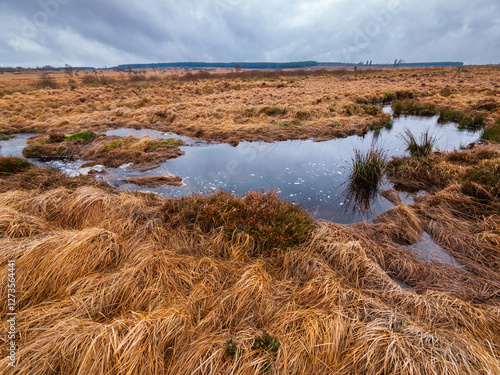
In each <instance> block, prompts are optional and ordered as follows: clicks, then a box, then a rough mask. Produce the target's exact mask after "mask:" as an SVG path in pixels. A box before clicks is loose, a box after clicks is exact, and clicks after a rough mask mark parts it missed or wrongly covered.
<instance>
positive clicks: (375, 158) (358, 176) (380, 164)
mask: <svg viewBox="0 0 500 375" xmlns="http://www.w3.org/2000/svg"><path fill="white" fill-rule="evenodd" d="M386 163H387V153H386V152H385V151H384V150H383V149H382V148H380V147H376V146H372V147H371V148H370V149H369V150H368V151H367V152H366V153H364V154H363V153H362V152H361V151H360V150H354V157H353V159H352V164H351V169H350V183H351V184H353V185H355V186H357V187H359V188H372V187H374V186H378V184H379V182H380V180H381V179H382V176H383V174H384V168H385V165H386Z"/></svg>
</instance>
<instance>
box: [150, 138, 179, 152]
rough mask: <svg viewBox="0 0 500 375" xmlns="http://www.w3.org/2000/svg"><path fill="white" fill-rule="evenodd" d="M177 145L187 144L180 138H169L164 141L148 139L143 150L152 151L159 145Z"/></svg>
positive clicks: (159, 146)
mask: <svg viewBox="0 0 500 375" xmlns="http://www.w3.org/2000/svg"><path fill="white" fill-rule="evenodd" d="M165 146H167V147H179V146H187V144H186V143H185V142H184V141H182V140H180V139H175V138H169V139H167V140H165V141H160V142H158V141H148V142H147V146H146V148H145V150H144V152H153V151H156V150H158V149H159V148H161V147H165Z"/></svg>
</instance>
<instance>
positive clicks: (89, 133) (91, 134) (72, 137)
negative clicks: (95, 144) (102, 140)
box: [65, 130, 97, 142]
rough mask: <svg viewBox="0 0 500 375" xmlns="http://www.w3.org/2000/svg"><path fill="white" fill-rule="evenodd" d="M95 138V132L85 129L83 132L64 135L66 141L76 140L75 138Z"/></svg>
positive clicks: (89, 139) (86, 139)
mask: <svg viewBox="0 0 500 375" xmlns="http://www.w3.org/2000/svg"><path fill="white" fill-rule="evenodd" d="M96 138H97V134H96V133H94V132H93V131H90V130H87V131H84V132H80V133H76V134H73V135H70V136H69V137H66V138H65V140H66V141H76V140H79V139H81V140H82V141H83V142H92V141H93V140H94V139H96Z"/></svg>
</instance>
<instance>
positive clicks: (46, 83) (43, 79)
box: [34, 73, 59, 89]
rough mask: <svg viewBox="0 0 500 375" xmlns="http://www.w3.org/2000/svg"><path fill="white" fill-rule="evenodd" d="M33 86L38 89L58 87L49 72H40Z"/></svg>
mask: <svg viewBox="0 0 500 375" xmlns="http://www.w3.org/2000/svg"><path fill="white" fill-rule="evenodd" d="M34 86H35V87H36V88H39V89H45V88H48V89H57V88H58V87H59V85H58V84H57V82H56V81H55V80H54V78H52V77H51V76H50V75H49V73H42V74H40V76H39V78H38V81H37V82H36V83H34Z"/></svg>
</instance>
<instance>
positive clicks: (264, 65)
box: [0, 60, 464, 74]
mask: <svg viewBox="0 0 500 375" xmlns="http://www.w3.org/2000/svg"><path fill="white" fill-rule="evenodd" d="M462 65H464V63H463V62H449V61H447V62H423V63H406V62H404V61H403V60H395V61H394V63H392V64H373V63H372V62H371V61H366V62H359V63H341V62H318V61H296V62H229V63H224V62H211V63H210V62H170V63H148V64H123V65H117V66H114V67H110V68H104V69H112V70H122V71H125V70H128V69H149V68H155V69H158V68H185V69H203V68H205V69H211V68H231V69H232V68H236V67H237V70H240V69H254V70H255V69H304V68H314V67H325V66H338V67H353V66H359V67H391V66H392V67H427V66H428V67H432V66H462ZM68 67H70V68H71V69H73V70H93V69H103V68H95V67H90V66H82V67H71V66H69V65H66V67H54V66H51V65H45V66H42V67H38V66H37V67H36V68H22V67H0V74H3V73H13V74H21V73H22V72H23V71H26V70H37V71H57V70H64V69H68Z"/></svg>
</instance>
